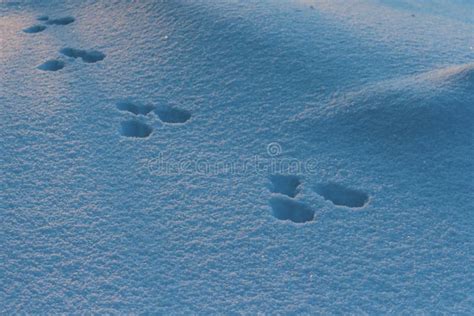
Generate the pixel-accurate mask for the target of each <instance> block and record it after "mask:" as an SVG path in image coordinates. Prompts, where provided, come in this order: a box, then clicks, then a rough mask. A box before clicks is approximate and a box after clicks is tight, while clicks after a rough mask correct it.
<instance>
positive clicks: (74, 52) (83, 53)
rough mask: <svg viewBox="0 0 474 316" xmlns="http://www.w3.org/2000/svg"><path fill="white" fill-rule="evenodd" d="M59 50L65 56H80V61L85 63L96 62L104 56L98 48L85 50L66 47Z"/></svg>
mask: <svg viewBox="0 0 474 316" xmlns="http://www.w3.org/2000/svg"><path fill="white" fill-rule="evenodd" d="M59 52H60V53H61V54H63V55H65V56H67V57H71V58H81V59H82V61H83V62H86V63H96V62H98V61H101V60H103V59H104V58H105V54H104V53H102V52H100V51H98V50H85V49H76V48H71V47H66V48H63V49H61V50H60V51H59Z"/></svg>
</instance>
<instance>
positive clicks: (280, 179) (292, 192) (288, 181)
mask: <svg viewBox="0 0 474 316" xmlns="http://www.w3.org/2000/svg"><path fill="white" fill-rule="evenodd" d="M270 180H271V182H272V187H271V188H270V191H271V192H273V193H280V194H284V195H287V196H289V197H291V198H294V197H295V196H296V195H297V194H298V187H299V185H300V184H301V181H300V179H299V178H298V177H297V176H293V175H272V176H271V177H270Z"/></svg>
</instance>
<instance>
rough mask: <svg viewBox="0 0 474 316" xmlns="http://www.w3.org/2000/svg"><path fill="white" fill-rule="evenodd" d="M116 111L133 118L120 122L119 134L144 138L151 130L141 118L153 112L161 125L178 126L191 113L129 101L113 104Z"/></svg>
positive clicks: (188, 117)
mask: <svg viewBox="0 0 474 316" xmlns="http://www.w3.org/2000/svg"><path fill="white" fill-rule="evenodd" d="M115 106H116V108H117V110H119V111H121V112H128V113H130V114H132V115H134V116H135V117H134V118H133V119H131V120H128V121H125V122H122V124H121V128H120V134H121V135H122V136H125V137H139V138H146V137H148V136H150V135H151V133H152V132H153V128H152V127H151V126H150V125H148V124H147V123H145V122H144V120H146V119H143V118H140V117H142V116H145V117H146V116H147V115H148V114H149V113H151V112H152V111H154V113H155V114H156V115H157V116H158V118H159V119H160V120H161V121H162V122H163V123H169V124H178V123H181V124H182V123H185V122H186V121H188V120H189V119H190V118H191V112H189V111H187V110H183V109H178V108H175V107H170V106H159V107H154V106H152V105H145V104H140V103H138V102H133V101H129V100H122V101H119V102H117V103H116V104H115Z"/></svg>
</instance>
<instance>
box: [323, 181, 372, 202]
mask: <svg viewBox="0 0 474 316" xmlns="http://www.w3.org/2000/svg"><path fill="white" fill-rule="evenodd" d="M314 190H315V192H316V193H317V194H319V195H320V196H322V197H323V198H324V199H325V200H327V201H330V202H331V203H332V204H334V205H336V206H345V207H349V208H361V207H364V206H365V205H366V204H367V203H368V202H369V196H368V195H367V194H366V193H364V192H362V191H359V190H355V189H350V188H347V187H345V186H343V185H341V184H337V183H333V182H329V183H324V184H318V185H317V186H316V187H315V189H314Z"/></svg>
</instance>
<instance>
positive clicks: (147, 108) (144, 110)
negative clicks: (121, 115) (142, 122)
mask: <svg viewBox="0 0 474 316" xmlns="http://www.w3.org/2000/svg"><path fill="white" fill-rule="evenodd" d="M117 109H119V110H120V111H127V112H130V113H133V114H135V115H139V114H141V115H147V114H148V113H150V112H151V111H153V109H154V107H153V106H151V105H141V104H136V103H133V102H130V101H120V102H117Z"/></svg>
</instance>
